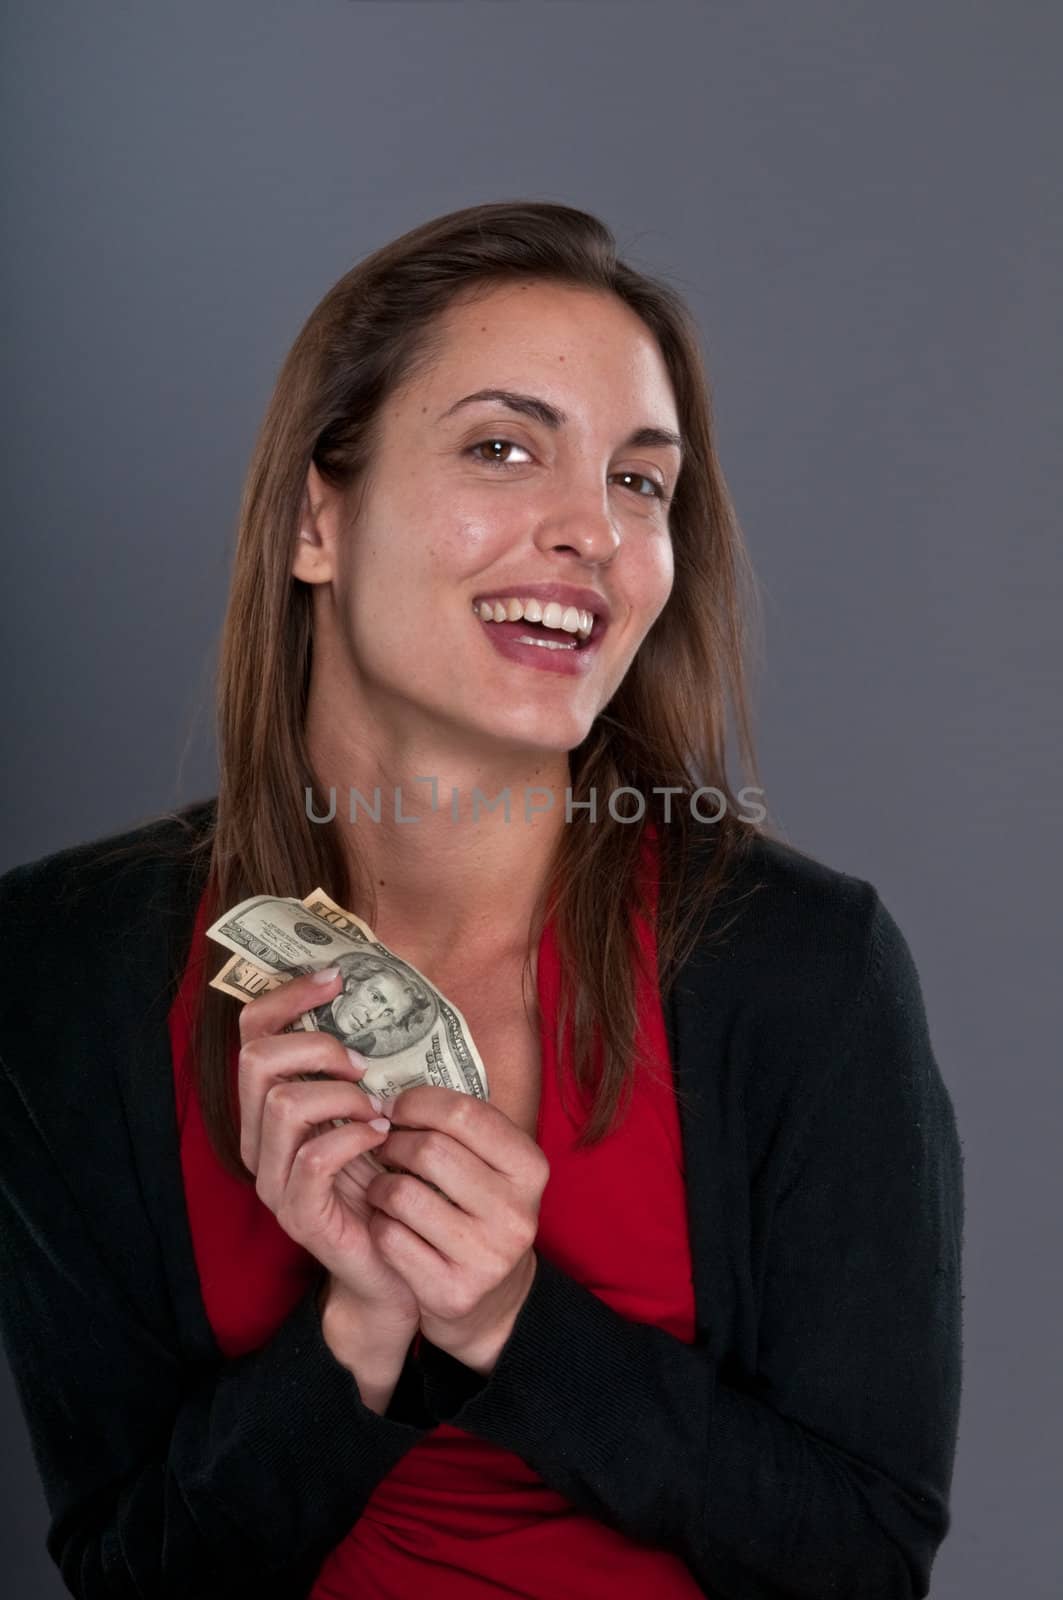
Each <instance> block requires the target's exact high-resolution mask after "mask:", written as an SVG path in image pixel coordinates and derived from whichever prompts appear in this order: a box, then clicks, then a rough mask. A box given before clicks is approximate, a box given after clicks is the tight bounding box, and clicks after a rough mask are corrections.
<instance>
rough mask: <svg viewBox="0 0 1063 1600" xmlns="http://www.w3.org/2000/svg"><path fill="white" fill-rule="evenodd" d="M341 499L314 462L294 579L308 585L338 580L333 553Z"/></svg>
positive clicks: (303, 509) (302, 511)
mask: <svg viewBox="0 0 1063 1600" xmlns="http://www.w3.org/2000/svg"><path fill="white" fill-rule="evenodd" d="M340 501H341V497H340V496H339V495H338V494H337V492H336V491H335V490H333V489H330V488H329V487H328V485H327V484H326V483H325V481H324V479H323V478H322V477H321V474H320V473H319V472H318V470H317V468H316V467H315V466H314V463H313V462H312V461H311V463H310V467H309V469H308V471H307V474H306V487H305V488H304V490H303V500H302V506H301V509H300V516H299V533H298V536H297V538H296V541H295V554H294V555H293V557H292V577H293V578H301V579H302V581H303V582H304V583H330V582H331V581H332V578H333V577H334V576H335V565H334V560H333V553H334V549H335V535H336V528H337V526H338V522H337V518H338V515H339V509H340Z"/></svg>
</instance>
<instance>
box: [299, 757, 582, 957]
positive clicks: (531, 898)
mask: <svg viewBox="0 0 1063 1600" xmlns="http://www.w3.org/2000/svg"><path fill="white" fill-rule="evenodd" d="M308 746H309V754H310V758H311V764H312V767H313V770H314V772H315V773H316V774H317V775H318V778H319V782H320V784H321V787H322V789H323V790H324V793H325V798H326V801H327V802H329V803H331V800H332V793H331V791H335V822H334V824H333V825H334V826H335V827H336V828H337V829H338V831H339V834H340V837H341V838H342V839H343V840H344V841H345V842H346V843H347V846H348V849H349V852H350V855H351V859H352V862H353V861H358V862H360V864H361V866H362V869H363V871H365V872H367V873H368V875H369V877H370V880H371V882H372V885H373V888H374V891H375V895H376V907H377V915H376V919H375V921H374V925H373V931H374V933H375V934H376V936H377V937H378V938H379V939H380V940H382V942H383V943H384V944H386V945H388V947H389V948H390V949H393V950H395V951H396V953H397V954H400V955H403V956H405V957H406V958H407V959H408V960H410V961H412V962H413V964H414V965H415V966H418V967H420V968H421V970H431V969H433V968H434V969H435V970H441V969H445V968H446V967H447V966H448V965H449V966H454V965H455V964H457V965H459V966H460V964H461V957H462V954H463V953H464V955H465V956H466V957H467V958H468V959H480V958H483V959H490V958H491V957H492V956H497V957H502V956H503V955H506V954H514V953H516V952H517V951H518V950H520V949H522V948H523V946H524V945H525V943H526V941H527V935H528V929H529V925H530V921H531V916H532V911H533V909H534V906H535V902H536V900H537V898H538V896H539V893H540V891H541V889H542V886H543V884H544V883H545V881H546V876H547V873H548V872H549V868H550V863H551V860H552V858H553V855H554V851H555V849H556V846H557V842H558V838H559V835H560V831H561V829H562V828H563V827H564V826H565V814H566V813H565V801H566V787H567V785H568V783H569V781H570V776H569V764H568V756H567V754H566V753H565V752H553V751H547V752H543V751H520V750H513V751H509V752H498V751H488V752H483V751H476V752H462V753H456V752H455V750H454V748H453V746H451V747H449V748H448V747H447V746H446V745H445V743H444V742H442V741H440V742H438V743H437V744H436V746H435V747H434V748H426V747H425V746H424V745H423V744H422V745H420V746H419V747H418V748H417V749H416V750H414V749H410V748H407V749H404V750H400V749H398V748H396V744H395V742H394V741H393V740H392V741H389V742H388V744H387V746H386V747H385V746H381V745H379V744H378V746H377V748H376V749H375V750H374V749H370V748H368V747H367V746H360V747H359V748H357V749H353V748H351V747H349V746H348V747H344V741H343V739H342V737H341V736H337V735H336V733H335V732H334V731H333V730H332V729H329V730H328V731H327V732H325V731H324V730H321V729H320V728H319V729H318V730H317V736H316V737H315V736H314V729H313V727H312V726H308ZM378 791H379V792H378ZM378 813H379V820H377V816H378ZM352 818H353V820H352ZM352 909H353V908H352Z"/></svg>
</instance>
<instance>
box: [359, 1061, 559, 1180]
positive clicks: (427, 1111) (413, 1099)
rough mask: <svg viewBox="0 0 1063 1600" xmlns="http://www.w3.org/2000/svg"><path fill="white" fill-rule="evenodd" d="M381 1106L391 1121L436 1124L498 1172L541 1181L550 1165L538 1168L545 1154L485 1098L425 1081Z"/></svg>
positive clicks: (404, 1124) (420, 1125)
mask: <svg viewBox="0 0 1063 1600" xmlns="http://www.w3.org/2000/svg"><path fill="white" fill-rule="evenodd" d="M384 1110H385V1112H386V1114H387V1115H388V1116H389V1117H390V1118H391V1120H392V1123H393V1124H394V1125H395V1126H396V1127H402V1128H436V1129H438V1130H439V1132H440V1133H446V1134H449V1135H450V1137H451V1138H452V1139H456V1140H457V1142H458V1143H459V1144H463V1145H465V1147H466V1148H467V1149H468V1150H471V1151H472V1153H473V1155H475V1156H478V1157H479V1159H480V1160H481V1161H483V1162H485V1163H486V1165H487V1166H489V1167H492V1168H494V1170H495V1171H496V1172H500V1173H502V1174H503V1176H505V1177H507V1178H510V1179H511V1180H515V1181H517V1182H519V1183H530V1184H532V1185H534V1183H535V1182H536V1181H541V1182H542V1186H543V1188H545V1187H546V1178H547V1176H548V1174H549V1167H548V1166H546V1168H545V1171H544V1170H543V1167H544V1163H545V1161H546V1158H545V1156H544V1155H543V1153H542V1151H541V1150H540V1149H539V1146H538V1145H537V1144H536V1143H535V1140H534V1139H531V1138H529V1136H528V1135H527V1134H526V1133H525V1132H524V1130H523V1128H518V1127H517V1125H516V1123H515V1122H513V1121H511V1120H510V1118H509V1117H507V1116H506V1114H505V1112H504V1111H500V1110H499V1109H498V1107H497V1106H493V1105H492V1104H491V1103H490V1101H489V1100H481V1099H479V1098H478V1096H476V1095H471V1094H461V1093H459V1092H458V1090H456V1089H445V1088H443V1087H442V1086H440V1085H439V1084H433V1083H424V1084H417V1085H415V1087H414V1088H412V1089H403V1090H402V1092H401V1093H400V1094H398V1095H396V1096H395V1098H394V1099H393V1100H392V1101H390V1102H386V1103H385V1106H384Z"/></svg>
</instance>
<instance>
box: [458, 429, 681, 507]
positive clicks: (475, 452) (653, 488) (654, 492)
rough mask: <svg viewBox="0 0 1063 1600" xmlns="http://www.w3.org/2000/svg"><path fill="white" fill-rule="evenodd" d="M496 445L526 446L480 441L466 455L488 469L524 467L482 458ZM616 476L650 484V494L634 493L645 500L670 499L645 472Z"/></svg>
mask: <svg viewBox="0 0 1063 1600" xmlns="http://www.w3.org/2000/svg"><path fill="white" fill-rule="evenodd" d="M496 445H501V446H502V449H503V450H524V446H523V445H522V444H516V443H515V442H514V441H513V440H512V439H480V440H478V441H477V443H476V444H473V445H470V446H469V448H468V450H467V451H466V452H465V453H466V455H470V456H474V457H475V458H476V460H477V461H482V462H483V463H484V465H485V466H488V467H515V466H523V465H524V463H523V462H519V461H503V460H502V459H501V457H499V456H497V455H490V456H482V455H480V454H479V452H480V451H481V450H484V449H488V450H493V449H494V447H495V446H496ZM528 453H529V452H528V451H527V450H524V454H525V455H527V454H528ZM614 476H615V477H617V478H635V479H637V480H638V481H639V482H640V483H643V484H648V485H649V493H647V492H646V490H645V489H635V490H634V491H633V493H635V494H637V495H638V496H639V497H640V498H641V499H643V500H666V499H667V498H668V496H667V492H666V490H665V488H664V485H663V484H660V483H658V482H657V480H656V478H651V477H649V476H648V474H646V473H645V472H617V473H615V474H614ZM624 487H625V488H627V487H628V485H627V484H625V485H624Z"/></svg>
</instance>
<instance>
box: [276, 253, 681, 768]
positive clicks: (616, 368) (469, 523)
mask: <svg viewBox="0 0 1063 1600" xmlns="http://www.w3.org/2000/svg"><path fill="white" fill-rule="evenodd" d="M441 329H442V333H443V340H442V351H441V354H440V356H439V357H438V359H437V360H436V362H435V364H434V365H433V367H432V369H431V371H430V372H428V373H426V374H423V375H421V376H420V377H418V378H417V379H416V380H414V381H412V382H411V383H410V384H409V385H408V386H407V387H406V388H405V389H403V390H402V391H399V392H396V393H395V394H394V395H393V396H391V397H390V399H389V400H388V401H387V402H386V403H385V405H384V406H383V408H382V411H381V415H380V417H379V419H378V426H379V436H378V445H377V449H376V452H375V455H374V460H373V466H372V469H371V472H370V475H369V481H368V484H367V485H366V487H365V495H364V498H363V499H362V501H361V503H360V506H359V509H358V514H357V519H356V521H355V522H354V524H353V525H351V526H345V525H344V524H345V520H349V517H350V506H351V505H352V504H353V503H354V502H353V500H351V499H348V500H347V501H342V500H341V499H340V497H338V496H337V494H336V492H335V491H332V490H330V489H329V488H328V487H327V486H325V485H324V483H323V481H322V479H321V478H320V477H319V475H318V474H317V472H316V470H315V469H314V468H311V470H310V475H309V478H308V497H309V504H310V507H311V508H312V513H313V514H315V525H316V527H317V528H318V529H319V530H320V543H319V545H318V546H316V547H315V545H314V544H313V543H310V544H307V543H301V544H300V545H299V554H298V555H297V557H296V564H295V566H294V568H293V570H294V572H295V574H296V576H300V577H303V576H305V577H307V578H308V579H309V581H311V582H322V581H327V582H329V583H330V584H331V590H332V619H333V622H334V630H333V632H334V638H333V640H332V648H329V649H328V650H327V651H326V654H325V658H324V659H325V663H326V665H325V667H324V668H323V670H324V671H326V672H330V673H331V674H332V676H333V678H335V677H336V676H337V675H338V676H339V677H340V678H341V679H345V680H346V681H345V683H344V682H339V683H337V682H335V681H333V682H329V683H327V684H326V685H325V686H324V689H323V691H322V692H323V693H326V694H327V696H328V703H329V705H330V706H335V707H336V714H337V715H339V716H340V717H342V716H343V715H344V708H346V709H347V713H348V714H351V715H354V714H360V713H364V712H365V711H368V712H369V714H370V715H371V716H374V717H375V718H376V719H377V725H378V726H380V727H384V728H387V729H388V730H389V732H390V733H391V734H392V735H393V736H398V737H399V738H402V737H403V736H404V735H407V736H409V737H410V738H411V739H415V738H416V737H417V736H418V735H421V734H423V735H425V736H427V737H428V738H429V739H430V740H436V741H437V740H438V737H439V734H440V732H444V733H445V734H447V735H448V736H449V737H456V738H459V739H461V740H463V741H465V742H466V744H468V745H469V746H476V747H478V748H480V750H481V753H486V751H485V750H484V745H485V742H486V743H487V744H489V745H491V746H493V747H494V748H495V749H497V746H498V742H499V741H502V742H504V743H505V744H506V745H508V746H510V747H516V746H520V747H524V748H531V749H533V750H534V749H539V750H550V751H562V750H570V749H572V748H573V747H574V746H576V745H577V744H579V743H580V742H581V741H582V740H583V739H584V738H585V737H586V735H587V733H588V732H589V730H590V727H591V724H592V723H593V721H594V719H595V717H596V716H597V715H598V713H599V712H600V711H601V710H602V709H603V708H604V707H605V706H606V705H607V704H608V702H609V700H610V699H611V697H612V696H613V694H614V693H615V692H616V690H617V688H618V687H619V685H620V683H621V681H622V680H623V678H624V675H625V673H626V672H627V670H628V668H629V667H630V665H631V662H632V659H633V658H634V656H635V653H636V651H637V650H638V648H639V646H640V644H641V643H642V641H643V639H644V638H645V637H646V634H647V633H648V632H649V630H650V628H651V627H652V626H653V623H654V621H655V620H656V618H657V617H658V615H659V614H660V612H661V610H662V608H663V607H664V604H665V602H666V601H667V599H668V595H669V592H670V590H671V585H672V577H673V565H672V546H671V538H670V534H669V527H668V498H669V497H670V496H671V494H672V492H673V490H674V487H675V482H676V478H677V476H678V472H679V462H680V457H679V451H678V449H677V448H676V446H675V445H674V444H670V443H668V442H667V440H661V439H654V438H649V437H644V438H642V439H639V440H636V442H631V441H632V439H633V438H634V436H635V435H637V434H638V433H640V432H644V431H645V430H647V429H650V430H654V431H655V432H656V433H658V434H660V433H675V434H677V433H678V426H679V425H678V421H677V416H676V407H675V400H674V396H673V393H672V387H671V383H670V380H669V377H668V373H667V369H666V367H665V365H664V361H663V359H662V357H661V354H660V351H659V349H658V347H657V345H656V342H655V340H654V338H653V335H652V334H651V333H650V331H649V329H648V328H647V327H646V326H645V325H644V324H643V323H642V322H641V321H640V319H639V318H638V317H637V316H635V314H634V313H633V312H632V311H630V310H629V309H628V308H627V307H626V306H625V305H623V304H622V303H621V302H620V301H619V300H617V299H615V298H614V297H612V296H609V295H604V294H599V293H595V292H591V291H587V290H582V289H573V288H569V287H564V286H558V285H554V284H547V283H539V282H522V283H520V284H518V285H505V286H502V287H496V288H493V289H492V290H491V292H490V293H489V294H487V295H485V296H484V297H483V298H481V299H480V300H478V301H477V302H475V303H466V304H458V305H452V306H451V307H450V309H449V310H448V311H447V312H446V313H445V314H444V316H443V317H442V318H441ZM484 389H492V390H505V391H508V392H510V393H511V394H514V395H518V396H526V397H531V400H530V401H528V402H521V403H520V405H521V409H514V407H513V406H512V405H511V404H507V403H506V402H504V401H503V400H500V399H479V400H475V401H470V400H468V399H467V397H468V396H470V395H473V394H475V393H476V392H477V391H480V390H484ZM561 418H563V420H559V419H561ZM493 441H505V443H501V442H493ZM497 462H502V463H505V464H504V465H501V466H500V465H497V464H494V463H497ZM658 490H660V492H661V494H663V496H664V498H659V497H658V494H657V491H658ZM301 568H302V570H301ZM550 583H559V584H562V585H570V586H573V587H574V588H577V589H580V590H583V591H585V594H584V596H583V597H581V598H580V599H576V600H575V604H576V607H577V610H584V609H588V608H589V603H590V602H591V600H592V599H593V600H595V601H600V603H601V605H602V607H603V609H605V610H606V611H607V614H608V621H607V622H605V623H604V624H603V621H601V620H600V621H599V622H597V623H596V624H595V631H594V634H593V635H592V638H591V641H590V643H589V646H585V647H580V648H577V649H576V650H567V649H549V648H546V647H544V646H543V645H528V644H520V643H519V639H520V636H521V634H539V630H537V629H536V628H534V627H530V626H529V624H528V621H527V620H526V619H520V620H521V625H519V626H518V625H517V624H515V623H509V622H507V623H506V624H503V626H502V628H501V629H500V630H499V632H497V633H496V634H494V635H492V631H491V630H492V629H494V628H497V627H498V624H496V623H494V622H488V621H484V620H482V619H481V616H480V615H479V614H478V611H477V609H474V603H477V604H480V603H482V597H485V596H488V595H489V596H491V597H492V598H495V597H502V598H505V597H515V598H518V599H519V598H520V597H522V596H527V595H528V594H529V593H531V592H533V586H541V585H544V584H550ZM559 598H561V599H564V598H565V597H564V596H561V597H559ZM569 598H574V597H569ZM552 618H553V614H552V613H551V614H550V618H549V620H552ZM319 625H320V617H318V619H317V620H316V621H315V627H316V628H317V627H319ZM506 635H508V636H509V637H508V639H505V636H506ZM539 636H540V637H549V635H541V634H539ZM560 637H562V638H565V639H571V638H572V637H574V636H573V635H571V634H563V635H561V636H560ZM577 637H578V635H577ZM504 639H505V642H504V643H503V640H504ZM318 643H319V641H318V639H317V637H316V636H315V652H316V651H317V649H318ZM345 688H346V691H347V692H346V693H345ZM337 731H339V730H338V729H337Z"/></svg>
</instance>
